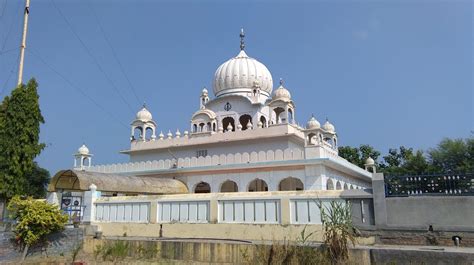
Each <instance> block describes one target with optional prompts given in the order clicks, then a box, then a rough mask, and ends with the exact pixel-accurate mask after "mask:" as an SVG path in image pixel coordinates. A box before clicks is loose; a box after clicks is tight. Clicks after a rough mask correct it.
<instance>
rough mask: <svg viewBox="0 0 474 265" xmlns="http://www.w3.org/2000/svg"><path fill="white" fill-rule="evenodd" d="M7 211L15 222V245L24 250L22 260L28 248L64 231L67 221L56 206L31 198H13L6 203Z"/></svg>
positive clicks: (65, 216)
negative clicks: (54, 233)
mask: <svg viewBox="0 0 474 265" xmlns="http://www.w3.org/2000/svg"><path fill="white" fill-rule="evenodd" d="M8 211H9V213H10V218H12V219H13V220H15V221H16V223H15V224H14V228H13V231H14V233H15V237H16V238H15V239H16V241H17V243H19V244H20V247H22V248H24V254H23V258H24V257H25V256H26V253H27V251H28V248H29V247H30V246H32V245H34V244H36V243H38V242H39V241H40V240H42V239H43V238H44V237H45V236H46V235H48V234H51V233H53V232H56V231H60V230H62V229H64V225H65V224H66V222H67V221H68V217H67V215H65V214H63V213H62V212H61V211H60V210H59V208H58V207H57V206H55V205H51V204H49V203H47V202H45V201H43V200H34V199H33V198H31V197H28V198H26V199H21V198H20V197H19V196H15V197H13V198H12V199H11V200H10V202H9V203H8Z"/></svg>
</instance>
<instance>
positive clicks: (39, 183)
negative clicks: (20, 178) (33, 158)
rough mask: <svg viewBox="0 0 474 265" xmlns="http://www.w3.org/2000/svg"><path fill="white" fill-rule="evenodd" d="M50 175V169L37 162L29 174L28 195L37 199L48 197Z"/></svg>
mask: <svg viewBox="0 0 474 265" xmlns="http://www.w3.org/2000/svg"><path fill="white" fill-rule="evenodd" d="M50 177H51V176H50V174H49V171H48V170H46V169H44V168H42V167H40V166H39V165H38V163H36V162H35V167H34V168H33V171H32V172H31V174H30V175H29V176H28V183H26V185H27V186H26V195H28V196H32V197H33V198H37V199H40V198H44V197H46V190H47V187H48V183H49V180H50Z"/></svg>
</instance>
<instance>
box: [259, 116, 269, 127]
mask: <svg viewBox="0 0 474 265" xmlns="http://www.w3.org/2000/svg"><path fill="white" fill-rule="evenodd" d="M260 122H261V123H262V128H267V119H266V118H265V116H261V117H260Z"/></svg>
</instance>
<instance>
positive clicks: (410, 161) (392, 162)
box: [380, 146, 429, 175]
mask: <svg viewBox="0 0 474 265" xmlns="http://www.w3.org/2000/svg"><path fill="white" fill-rule="evenodd" d="M383 161H384V162H383V163H381V165H380V169H381V171H382V172H383V173H385V174H388V175H422V174H426V173H428V172H429V163H428V161H427V160H426V157H425V155H424V153H423V151H421V150H418V151H416V152H413V148H406V147H405V146H400V147H399V149H395V148H390V149H389V150H388V154H387V155H386V156H384V157H383Z"/></svg>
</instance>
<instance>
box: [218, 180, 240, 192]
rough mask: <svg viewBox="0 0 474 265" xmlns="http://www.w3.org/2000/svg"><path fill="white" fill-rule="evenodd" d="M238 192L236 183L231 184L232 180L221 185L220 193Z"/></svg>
mask: <svg viewBox="0 0 474 265" xmlns="http://www.w3.org/2000/svg"><path fill="white" fill-rule="evenodd" d="M238 191H239V187H238V186H237V183H235V182H233V181H232V180H227V181H226V182H224V183H222V185H221V192H238Z"/></svg>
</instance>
